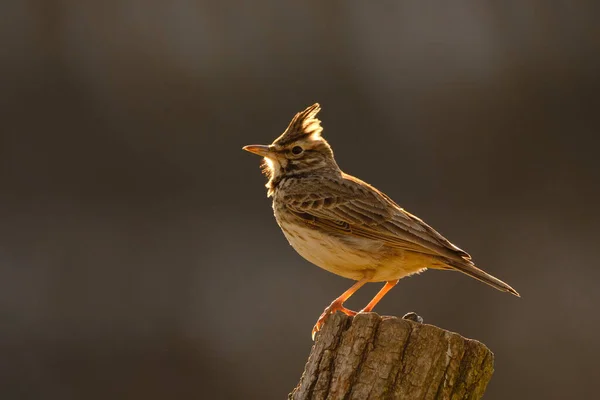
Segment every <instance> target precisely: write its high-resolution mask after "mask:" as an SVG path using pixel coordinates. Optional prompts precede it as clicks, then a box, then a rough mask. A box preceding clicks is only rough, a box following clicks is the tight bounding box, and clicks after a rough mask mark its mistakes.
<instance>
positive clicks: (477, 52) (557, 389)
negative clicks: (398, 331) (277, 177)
mask: <svg viewBox="0 0 600 400" xmlns="http://www.w3.org/2000/svg"><path fill="white" fill-rule="evenodd" d="M598 4H599V3H598V2H594V1H591V0H590V1H571V2H562V3H560V4H558V3H555V4H553V5H552V6H550V3H547V2H543V1H524V2H508V3H502V4H497V5H494V6H492V5H486V4H480V3H478V2H462V3H460V4H456V3H453V4H452V5H450V4H447V3H446V2H441V1H440V2H437V3H428V4H418V3H417V2H383V3H378V4H372V3H370V2H344V3H330V2H317V1H309V2H286V4H283V3H282V2H278V1H270V2H263V3H260V5H258V4H254V3H253V2H234V3H229V4H218V3H217V2H199V1H184V0H174V1H170V2H159V1H136V0H122V1H105V2H81V1H75V0H61V1H59V0H52V1H51V0H28V1H17V0H5V1H3V2H2V5H1V6H0V102H1V103H0V110H1V111H0V113H1V118H0V133H1V135H0V182H1V188H2V190H1V192H0V355H1V356H0V397H1V398H3V399H106V398H116V399H139V398H144V399H198V398H211V399H282V398H285V397H286V395H287V393H288V392H289V391H290V390H291V389H292V388H293V386H294V385H295V384H296V383H297V381H298V379H299V377H300V374H301V372H302V370H303V367H304V363H305V361H306V357H307V355H308V353H309V351H310V347H311V345H312V342H311V340H310V330H311V328H312V326H313V324H314V322H315V321H316V318H317V317H318V316H319V314H320V313H321V311H322V310H323V308H324V307H325V306H326V305H327V304H329V302H330V301H331V300H333V299H334V298H335V297H336V296H337V295H339V294H340V293H341V292H342V291H344V290H345V289H346V288H347V287H349V285H350V284H351V282H350V281H347V280H345V279H343V278H340V277H337V276H334V275H331V274H329V273H327V272H325V271H322V270H320V269H318V268H317V267H315V266H312V265H310V264H309V263H308V262H306V261H304V260H303V259H302V258H300V256H298V255H296V254H295V252H294V251H293V249H292V248H291V247H290V246H289V245H288V244H287V242H286V241H285V239H284V237H283V235H282V234H281V233H280V231H279V228H278V227H277V225H276V224H275V221H274V219H273V217H272V211H271V209H270V201H269V200H268V199H267V198H266V197H265V196H266V192H265V188H264V187H263V185H264V183H265V180H264V177H262V176H261V175H260V172H259V167H258V164H259V160H258V158H256V157H254V156H251V155H249V154H247V153H245V152H242V151H241V146H242V145H245V144H251V143H268V142H270V141H271V140H273V139H274V138H275V137H276V136H278V135H279V134H280V133H281V132H282V131H283V129H285V127H286V126H287V123H288V122H289V119H290V118H291V117H292V116H293V115H294V113H295V112H297V111H300V110H301V109H303V108H304V107H306V106H308V105H310V104H312V103H314V102H316V101H318V102H320V103H321V105H322V106H323V111H322V113H321V115H320V117H321V119H322V120H323V125H324V127H325V132H324V135H325V136H326V137H327V139H328V140H329V141H330V143H331V144H332V145H333V147H334V150H335V151H336V156H337V160H338V163H339V164H340V166H341V167H342V168H343V169H345V170H346V171H347V172H349V173H352V174H354V175H357V176H359V177H361V178H362V179H365V180H367V181H368V182H370V183H372V184H374V185H375V186H377V187H378V188H379V189H381V190H383V191H385V192H386V193H388V194H389V195H390V196H391V197H392V198H394V199H395V200H396V201H397V202H398V203H400V204H401V205H402V206H404V207H405V208H407V209H408V210H409V211H411V212H413V213H416V214H417V215H419V216H421V217H423V218H424V219H425V220H426V221H427V222H429V223H430V224H432V225H433V226H435V227H436V228H437V229H438V230H440V231H441V232H442V233H443V234H445V235H446V236H448V237H449V238H450V239H451V240H452V241H454V242H455V243H456V244H457V245H459V246H461V247H463V248H465V249H466V250H467V251H469V252H470V253H471V254H472V255H473V256H474V258H475V260H476V261H477V262H478V264H479V265H480V266H482V267H483V268H485V269H487V270H488V271H489V272H491V273H493V274H494V275H496V276H498V277H499V278H501V279H503V280H506V281H507V282H508V283H510V284H511V285H513V286H514V287H515V288H516V289H517V290H518V291H519V292H521V294H522V296H523V298H522V299H517V298H514V297H512V296H509V295H507V294H503V293H500V292H497V291H495V290H493V289H491V288H489V287H487V286H485V285H483V284H480V283H478V282H477V281H474V280H472V279H469V278H468V277H465V276H462V275H459V274H453V273H449V272H438V271H433V272H428V273H425V274H423V275H421V276H419V277H415V278H409V279H405V280H403V281H402V282H400V284H399V285H398V286H397V288H396V289H395V290H393V291H392V292H391V293H390V294H389V295H388V296H387V297H386V298H385V299H384V300H383V301H382V303H381V304H380V305H379V306H378V308H377V311H378V312H379V313H382V314H391V315H403V314H404V313H405V312H407V311H416V312H417V313H419V314H420V315H422V316H423V317H424V318H425V321H426V322H429V323H432V324H436V325H438V326H441V327H444V328H447V329H450V330H454V331H457V332H459V333H461V334H462V335H464V336H467V337H472V338H476V339H478V340H481V341H482V342H484V343H486V344H487V345H488V346H489V347H490V348H491V349H492V350H493V351H494V352H495V353H496V373H495V375H494V378H493V380H492V382H491V384H490V386H489V390H488V392H487V395H486V399H490V400H491V399H566V398H569V399H589V398H593V397H594V394H597V388H596V387H597V382H596V380H597V378H598V376H599V373H600V371H599V369H598V363H597V359H598V356H599V355H600V341H599V340H598V330H599V328H600V313H599V312H598V305H599V303H600V291H599V284H598V282H600V266H599V265H598V255H597V251H598V240H599V239H600V235H599V234H598V229H599V228H598V224H599V223H600V218H599V213H598V204H599V202H600V187H599V186H600V185H599V182H600V162H599V157H600V156H599V147H598V145H599V144H600V140H599V139H598V134H599V132H598V130H599V128H600V117H599V116H598V112H599V110H600V107H599V106H600V102H599V101H598V97H599V96H598V93H599V92H598V91H599V90H600V78H599V70H600V24H598V16H599V13H600V6H599V5H598ZM379 286H380V285H375V284H372V285H369V286H368V287H366V288H365V289H363V290H362V291H360V292H359V293H358V294H357V295H356V296H355V297H353V298H352V299H351V300H350V301H349V303H348V306H349V307H351V308H354V309H360V308H361V307H362V306H364V304H366V302H367V301H368V300H369V299H370V297H371V296H372V295H374V293H375V292H376V291H377V290H378V289H379Z"/></svg>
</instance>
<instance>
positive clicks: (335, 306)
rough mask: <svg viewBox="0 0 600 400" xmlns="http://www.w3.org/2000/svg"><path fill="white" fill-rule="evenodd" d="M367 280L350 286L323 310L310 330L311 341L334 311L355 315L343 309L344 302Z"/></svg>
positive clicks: (366, 279)
mask: <svg viewBox="0 0 600 400" xmlns="http://www.w3.org/2000/svg"><path fill="white" fill-rule="evenodd" d="M369 279H371V277H370V276H369V277H365V278H363V279H361V280H360V281H358V282H356V283H355V284H354V285H352V287H351V288H350V289H348V290H346V291H345V292H344V293H342V295H341V296H340V297H338V298H337V299H335V300H334V301H333V302H332V303H331V304H330V305H329V306H328V307H327V308H326V309H325V311H323V314H321V316H320V317H319V319H318V320H317V323H316V324H315V326H314V328H313V330H312V338H313V340H315V334H316V333H317V332H318V331H320V330H321V327H322V326H323V324H324V323H325V320H327V317H329V315H330V314H334V313H335V312H336V311H341V312H343V313H344V314H346V315H350V316H354V315H356V312H355V311H352V310H348V309H347V308H346V307H344V302H345V301H346V300H348V299H349V298H350V296H352V295H353V294H354V293H356V291H357V290H358V289H360V288H361V287H363V286H364V284H365V283H367V282H368V281H369ZM388 290H389V289H388Z"/></svg>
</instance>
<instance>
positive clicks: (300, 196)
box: [244, 104, 519, 337]
mask: <svg viewBox="0 0 600 400" xmlns="http://www.w3.org/2000/svg"><path fill="white" fill-rule="evenodd" d="M319 111H320V106H319V104H314V105H312V106H310V107H308V108H307V109H306V110H304V111H302V112H300V113H298V114H296V115H295V116H294V118H293V119H292V121H291V122H290V124H289V126H288V127H287V129H286V130H285V132H283V134H282V135H281V136H279V137H278V138H277V139H276V140H275V141H274V142H273V143H272V144H271V145H269V146H262V145H252V146H246V147H244V150H247V151H249V152H251V153H255V154H258V155H260V156H263V157H264V169H263V170H264V172H265V174H266V175H267V177H268V178H269V181H268V183H267V189H268V196H269V197H272V198H273V210H274V213H275V218H276V219H277V223H278V224H279V226H280V227H281V229H282V231H283V233H284V234H285V236H286V238H287V239H288V241H289V242H290V244H291V245H292V246H293V247H294V249H295V250H296V251H297V252H298V253H299V254H300V255H301V256H302V257H304V258H305V259H307V260H308V261H310V262H312V263H313V264H315V265H317V266H319V267H321V268H323V269H326V270H328V271H330V272H333V273H335V274H337V275H340V276H343V277H346V278H349V279H353V280H356V281H357V283H355V284H354V285H353V286H352V287H351V288H350V289H348V290H347V291H346V292H344V293H343V294H342V295H341V296H340V297H338V298H337V299H336V300H334V301H333V302H332V303H331V304H330V305H329V306H328V307H327V308H326V309H325V311H324V312H323V314H322V315H321V317H320V318H319V320H318V321H317V324H316V325H315V327H314V328H313V337H314V334H315V333H316V332H317V331H318V330H319V329H320V328H321V326H322V325H323V323H324V322H325V319H326V318H327V316H328V315H329V314H331V313H333V312H335V311H338V310H339V311H342V312H344V313H346V314H348V315H354V314H356V313H355V312H354V311H351V310H348V309H347V308H345V307H344V306H343V303H344V301H346V300H347V299H348V298H349V297H350V296H352V294H354V292H356V291H357V290H358V289H359V288H360V287H361V286H363V285H364V284H365V283H367V282H386V285H385V286H384V287H383V288H382V289H381V291H380V292H379V293H378V294H377V295H376V296H375V298H374V299H373V300H371V302H370V303H369V304H368V305H367V306H366V307H365V308H364V309H363V310H361V311H364V312H366V311H371V310H372V309H373V307H375V305H376V304H377V303H378V302H379V300H381V298H382V297H383V296H384V295H385V294H386V293H387V292H388V291H389V290H390V289H391V288H392V287H394V285H395V284H396V283H397V282H398V280H399V279H401V278H403V277H405V276H409V275H412V274H415V273H419V272H422V271H424V270H425V269H427V268H433V269H443V270H454V271H460V272H462V273H464V274H467V275H469V276H471V277H473V278H475V279H478V280H480V281H482V282H484V283H487V284H488V285H490V286H492V287H494V288H496V289H498V290H501V291H505V292H509V293H512V294H514V295H516V296H519V294H518V293H517V291H516V290H514V289H513V288H512V287H510V286H509V285H507V284H506V283H504V282H502V281H501V280H499V279H497V278H495V277H493V276H492V275H490V274H488V273H486V272H484V271H482V270H481V269H479V268H477V267H476V266H475V264H474V263H473V261H471V256H469V254H467V253H466V252H465V251H463V250H461V249H459V248H458V247H456V246H455V245H453V244H452V243H450V241H448V240H447V239H446V238H445V237H443V236H442V235H441V234H439V233H438V232H437V231H436V230H435V229H433V228H432V227H430V226H429V225H427V224H426V223H425V222H423V221H422V220H421V219H419V218H418V217H416V216H414V215H412V214H410V213H409V212H407V211H405V210H404V209H402V208H401V207H400V206H399V205H398V204H396V203H395V202H394V201H393V200H392V199H390V198H389V197H388V196H387V195H385V194H384V193H382V192H380V191H379V190H377V189H376V188H374V187H372V186H371V185H369V184H368V183H366V182H363V181H361V180H360V179H358V178H355V177H353V176H351V175H348V174H346V173H344V172H342V170H341V169H340V168H339V167H338V165H337V163H336V162H335V159H334V157H333V151H332V150H331V147H330V146H329V144H328V143H327V142H326V141H325V139H324V138H323V137H322V136H321V133H322V130H323V129H322V128H321V124H320V121H319V120H318V119H317V118H316V115H317V113H318V112H319Z"/></svg>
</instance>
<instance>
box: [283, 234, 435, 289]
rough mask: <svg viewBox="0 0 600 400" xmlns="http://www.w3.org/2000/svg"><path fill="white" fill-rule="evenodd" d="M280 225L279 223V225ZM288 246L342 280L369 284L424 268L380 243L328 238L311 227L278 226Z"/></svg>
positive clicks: (422, 262)
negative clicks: (367, 278)
mask: <svg viewBox="0 0 600 400" xmlns="http://www.w3.org/2000/svg"><path fill="white" fill-rule="evenodd" d="M280 226H281V224H280ZM281 228H282V231H283V233H284V234H285V236H286V238H287V239H288V241H289V242H290V244H291V245H292V247H293V248H294V249H295V250H296V251H297V252H298V254H300V255H301V256H302V257H304V258H305V259H306V260H308V261H310V262H311V263H313V264H315V265H317V266H319V267H321V268H323V269H325V270H327V271H329V272H332V273H334V274H337V275H340V276H343V277H345V278H349V279H354V280H361V279H363V278H365V277H369V280H370V281H371V282H383V281H391V280H395V279H401V278H403V277H405V276H408V275H412V274H415V273H418V272H421V271H424V270H425V269H426V268H427V260H426V259H424V258H423V257H422V256H419V255H416V254H414V253H409V252H405V251H403V250H400V249H394V248H391V247H389V246H385V245H384V244H383V243H382V242H379V241H376V240H372V239H366V238H360V237H354V236H350V235H343V234H341V235H339V236H334V235H329V234H325V233H323V232H321V231H320V230H317V229H314V228H312V227H305V226H300V225H296V224H289V223H286V224H284V226H281Z"/></svg>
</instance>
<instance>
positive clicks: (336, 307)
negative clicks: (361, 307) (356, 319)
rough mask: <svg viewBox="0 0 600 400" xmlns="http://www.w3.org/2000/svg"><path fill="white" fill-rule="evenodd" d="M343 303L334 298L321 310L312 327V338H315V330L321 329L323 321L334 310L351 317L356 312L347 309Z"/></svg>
mask: <svg viewBox="0 0 600 400" xmlns="http://www.w3.org/2000/svg"><path fill="white" fill-rule="evenodd" d="M343 304H344V303H343V302H342V301H341V300H335V301H334V302H333V303H331V304H330V305H329V306H328V307H327V308H326V309H325V310H324V311H323V314H321V316H320V317H319V319H318V320H317V323H316V324H315V326H314V328H313V329H312V339H313V340H315V335H316V334H317V332H319V331H320V330H321V328H322V327H323V324H325V321H327V318H329V315H331V314H335V313H336V311H341V312H343V313H344V314H346V315H349V316H351V317H353V316H355V315H356V314H357V312H356V311H352V310H349V309H347V308H346V307H344V305H343Z"/></svg>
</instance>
